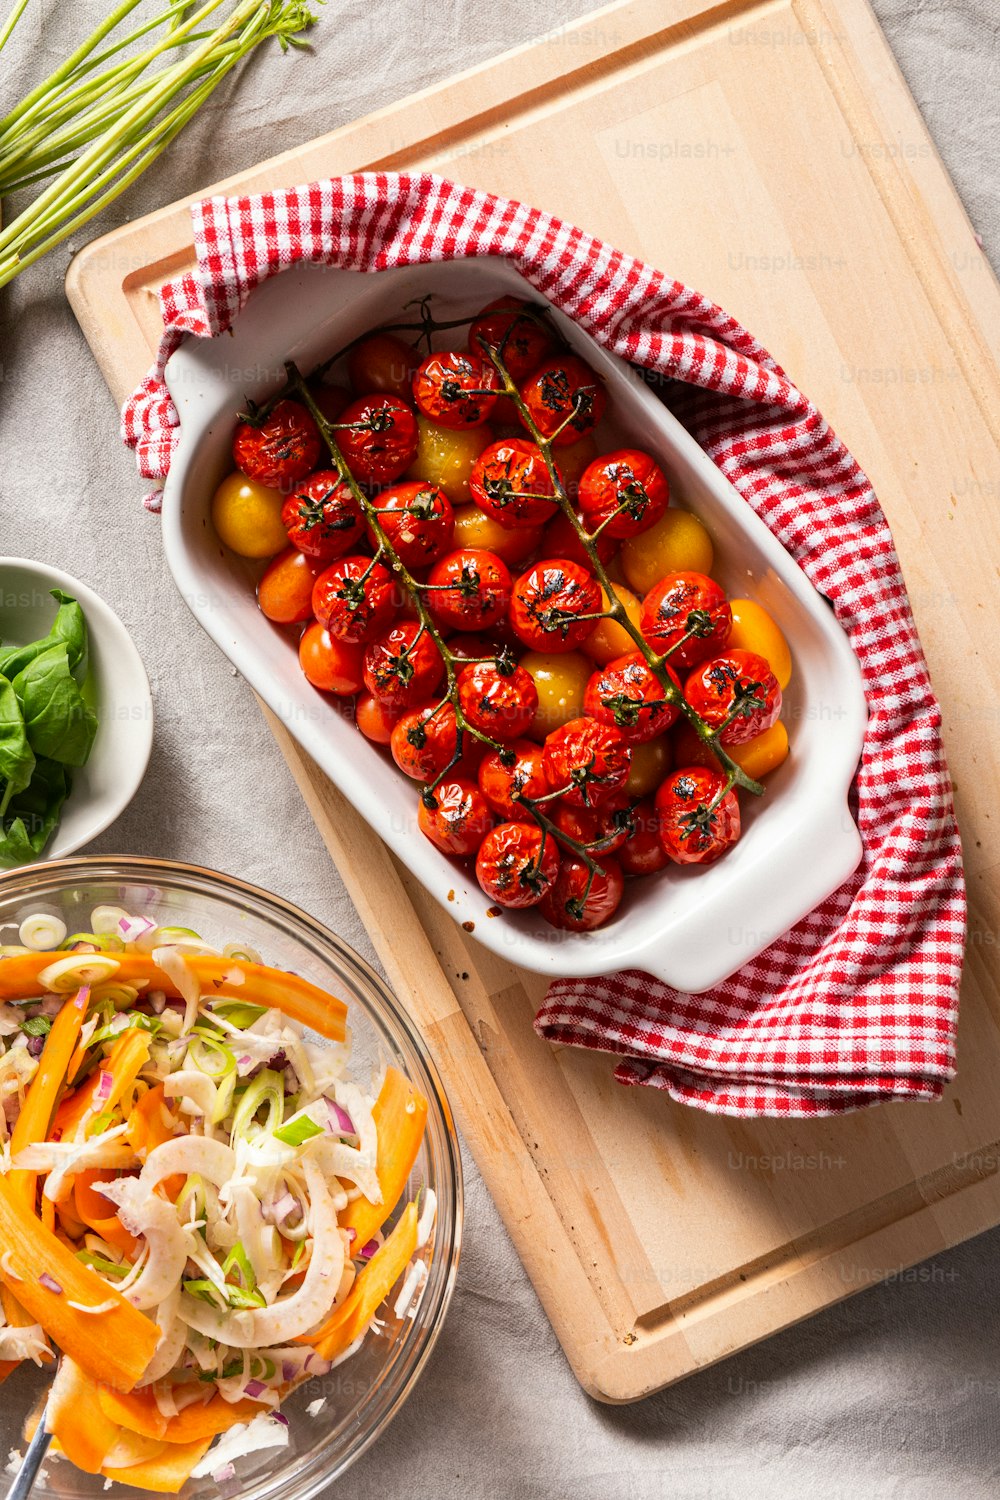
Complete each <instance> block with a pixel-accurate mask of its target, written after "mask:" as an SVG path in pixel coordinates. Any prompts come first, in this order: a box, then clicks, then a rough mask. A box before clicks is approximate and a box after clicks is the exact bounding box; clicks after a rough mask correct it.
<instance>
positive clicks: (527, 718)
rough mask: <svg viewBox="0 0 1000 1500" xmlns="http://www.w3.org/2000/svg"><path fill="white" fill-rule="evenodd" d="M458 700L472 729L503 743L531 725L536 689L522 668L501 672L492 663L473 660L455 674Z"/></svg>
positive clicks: (536, 695)
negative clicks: (456, 675) (456, 676)
mask: <svg viewBox="0 0 1000 1500" xmlns="http://www.w3.org/2000/svg"><path fill="white" fill-rule="evenodd" d="M458 701H459V703H460V704H461V706H462V712H463V713H464V714H465V717H466V718H467V719H468V721H469V723H470V724H471V725H472V726H473V727H474V728H475V729H478V730H479V731H480V733H481V734H487V735H489V737H490V739H493V740H499V741H500V742H501V743H502V744H505V743H507V742H508V741H509V740H516V739H519V738H520V737H521V736H522V735H523V734H525V733H526V731H527V730H528V729H530V728H531V724H532V721H533V719H534V717H535V711H536V709H537V708H538V689H537V688H536V687H535V681H534V678H533V677H532V676H531V673H530V672H526V671H525V670H524V668H523V667H515V668H514V670H513V671H512V672H501V671H500V669H499V668H498V667H497V665H496V663H495V662H488V661H482V662H472V663H470V664H469V666H467V667H463V668H462V670H461V672H459V674H458Z"/></svg>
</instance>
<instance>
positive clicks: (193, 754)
mask: <svg viewBox="0 0 1000 1500" xmlns="http://www.w3.org/2000/svg"><path fill="white" fill-rule="evenodd" d="M590 8H591V7H590V4H589V3H588V0H549V4H548V5H547V6H545V7H542V8H540V7H539V6H538V5H537V3H535V0H490V3H487V0H464V3H463V0H439V3H437V4H434V5H431V4H430V3H429V0H392V3H391V4H389V3H385V4H381V5H377V4H372V3H371V0H331V3H330V4H329V5H328V6H327V7H326V9H325V12H324V13H323V16H322V23H321V27H320V29H319V30H318V32H317V33H316V43H317V45H316V50H315V53H314V55H312V56H294V55H293V56H291V57H284V56H282V55H281V54H280V53H279V52H278V51H277V50H276V49H270V50H269V52H268V54H267V55H266V56H264V55H261V56H259V57H257V58H255V59H254V61H253V63H252V65H251V67H250V68H249V70H248V71H247V73H246V74H245V76H244V77H243V78H242V79H241V81H240V83H239V86H238V87H233V88H228V87H227V88H226V89H224V91H223V92H221V93H220V94H219V95H217V96H216V98H215V99H214V100H213V101H212V103H211V104H210V106H209V107H208V109H207V110H206V111H205V112H204V114H203V116H202V117H201V119H200V120H199V121H198V122H196V124H195V127H194V128H193V130H191V131H189V133H188V134H187V135H186V136H185V137H184V139H183V141H182V142H181V143H180V144H179V146H178V147H177V148H176V149H174V150H173V151H171V152H170V154H169V155H168V156H167V157H166V158H165V159H164V160H163V161H162V162H161V163H160V164H158V166H157V167H156V169H155V170H154V171H153V172H151V173H150V174H148V175H147V176H146V177H145V178H144V179H143V181H142V182H141V183H140V184H139V186H138V187H137V188H136V189H134V190H133V192H132V193H131V195H130V196H129V197H128V198H127V199H126V200H125V201H123V202H121V203H119V204H118V205H116V206H115V208H114V209H113V211H112V212H111V213H109V214H108V215H106V217H105V218H104V219H103V220H102V221H101V223H100V225H99V226H95V230H94V232H96V228H97V227H99V228H101V229H109V228H111V227H113V225H115V224H118V223H123V222H124V221H125V220H126V219H127V218H128V217H129V216H130V215H138V214H141V213H143V212H146V211H148V210H149V209H152V208H155V207H157V206H158V205H159V204H161V203H166V202H168V201H170V200H172V199H174V198H178V197H180V196H182V195H183V194H186V193H189V192H191V191H192V190H194V189H197V188H198V187H201V186H202V185H204V184H206V183H208V182H211V181H213V180H215V179H217V178H220V177H223V176H226V175H228V174H229V173H232V172H235V171H237V170H239V169H240V168H242V167H244V166H247V165H248V164H250V163H252V162H254V161H256V160H258V159H260V158H262V157H266V156H270V155H272V154H273V153H274V152H276V151H279V150H282V149H284V148H286V147H291V146H293V145H295V144H297V143H298V142H300V141H302V140H305V139H308V138H309V137H311V136H315V135H317V134H319V133H320V132H321V131H324V130H329V129H332V128H333V127H335V126H336V125H338V124H341V123H344V122H346V121H349V120H351V119H352V118H354V117H355V116H357V115H360V114H362V113H365V112H367V111H369V110H371V109H374V108H377V107H379V106H381V105H383V104H387V103H389V102H391V101H392V100H394V99H396V98H399V97H402V96H403V95H405V94H407V93H409V92H411V91H412V90H414V89H417V88H420V87H423V86H425V85H427V84H430V83H432V82H434V81H436V80H438V79H440V78H443V77H445V76H447V75H448V74H450V73H451V72H453V71H455V70H456V69H458V68H464V67H467V66H469V65H470V64H472V63H473V62H476V61H479V60H481V59H485V58H487V57H489V56H490V55H492V54H494V53H496V52H499V51H501V50H503V49H504V48H506V47H509V46H512V45H514V44H516V43H518V42H520V41H523V40H527V39H528V38H529V37H531V36H532V35H534V34H537V33H538V32H539V31H541V30H547V29H549V28H551V27H553V26H555V25H558V24H559V23H561V22H565V21H567V20H570V19H573V18H575V17H576V16H579V15H582V14H584V13H586V11H587V10H588V9H590ZM107 9H108V6H107V4H106V0H75V3H74V4H73V5H72V6H69V5H66V4H65V3H60V0H32V3H31V5H30V6H29V10H28V13H27V15H26V17H25V19H24V21H23V23H22V26H21V28H20V31H21V34H20V36H19V38H18V42H17V43H16V44H15V45H14V46H12V47H11V48H10V49H9V50H8V51H7V52H5V53H4V55H3V60H2V63H0V97H3V98H7V99H14V98H17V97H19V96H20V95H21V94H22V93H23V92H24V91H25V90H26V89H27V87H28V86H29V84H30V82H33V81H34V80H35V79H36V78H37V76H38V69H39V68H40V66H41V65H42V63H43V62H44V63H47V64H48V65H49V66H52V65H54V63H55V62H56V61H57V60H58V59H61V58H62V57H63V56H64V55H65V54H66V52H67V51H68V48H69V41H70V37H71V36H76V35H82V34H83V31H84V27H85V25H86V24H95V23H96V21H97V19H98V18H99V17H100V16H101V15H102V14H104V13H105V12H106V10H107ZM876 9H877V11H878V12H879V16H880V19H881V20H882V22H883V24H884V26H885V28H886V31H887V32H888V35H889V40H890V42H891V43H892V45H893V47H894V49H895V51H896V54H897V56H898V57H899V59H900V62H901V64H902V67H903V71H904V73H905V74H906V75H907V78H908V80H909V83H910V85H911V87H912V89H913V91H914V93H915V95H916V98H917V101H918V103H919V104H920V105H921V107H922V108H923V110H924V112H925V114H926V117H927V120H928V123H929V125H930V128H931V131H932V133H933V135H934V137H935V139H936V141H937V144H938V146H939V148H940V151H941V154H942V156H943V157H944V160H945V162H946V164H947V166H948V167H949V169H950V170H951V172H952V173H953V175H954V178H955V181H956V184H957V186H958V189H959V191H960V193H961V194H962V196H963V198H964V200H965V202H966V205H967V206H968V208H969V211H970V213H971V215H972V218H973V220H974V222H975V223H976V225H977V227H978V229H979V230H980V232H981V233H982V235H983V238H984V241H985V245H986V250H987V253H990V254H992V255H993V257H994V264H996V263H997V257H998V256H1000V201H998V199H1000V185H998V183H1000V179H998V174H997V169H996V151H995V142H996V139H997V135H998V124H1000V121H998V118H997V116H998V111H1000V105H998V98H1000V88H998V84H1000V62H998V56H1000V52H998V40H1000V13H998V12H997V10H996V8H995V6H994V4H993V0H876ZM81 243H82V240H81ZM67 258H68V257H67V256H66V255H64V254H59V253H57V254H56V255H54V256H53V257H52V258H51V260H50V261H49V262H48V263H47V264H45V265H43V266H42V267H40V268H37V269H36V272H35V273H34V274H32V275H29V276H25V277H23V278H22V279H21V281H20V282H19V283H18V284H15V286H14V287H13V288H12V289H8V290H7V291H6V292H0V375H2V383H0V552H5V553H13V554H17V555H26V556H33V557H39V558H44V559H46V560H48V561H49V562H51V563H53V564H55V565H57V566H59V567H62V568H65V569H67V570H68V571H69V572H71V573H74V574H76V575H77V576H79V577H81V578H83V579H84V580H85V581H86V582H88V583H89V584H91V586H92V587H94V588H95V589H97V590H98V592H100V593H101V594H103V596H104V597H105V598H106V599H107V600H108V602H109V603H110V604H111V605H112V606H113V608H114V609H116V610H117V611H118V613H119V614H120V615H121V617H122V618H123V619H124V621H125V622H126V624H127V625H128V627H129V628H130V630H131V631H132V633H133V635H134V637H135V640H136V642H137V644H138V646H139V649H140V651H141V653H142V656H143V659H144V661H145V663H146V666H147V669H148V671H149V675H150V678H151V681H152V686H153V692H154V694H155V701H156V712H157V734H156V748H155V750H154V753H153V760H152V764H151V767H150V770H149V774H148V776H147V778H146V782H145V785H144V787H143V789H142V791H141V793H140V795H139V797H138V798H137V799H136V801H135V802H134V804H133V805H132V807H131V808H130V809H129V810H128V811H127V812H126V813H125V814H124V815H123V817H122V818H121V819H120V820H119V821H118V823H116V824H115V826H114V827H113V828H111V829H110V830H109V831H108V832H107V833H106V834H105V835H104V836H103V837H102V838H101V839H100V840H99V841H98V842H97V843H96V844H95V845H94V852H104V853H111V852H117V853H135V854H140V853H142V854H150V855H159V856H165V857H168V858H175V859H182V860H191V861H195V862H198V863H204V864H208V865H213V866H216V867H218V868H220V869H224V870H229V871H232V872H233V873H236V874H239V875H241V876H244V877H245V878H246V879H248V880H251V881H256V882H258V883H260V884H261V885H263V886H266V887H269V888H271V889H272V890H275V891H278V892H280V893H281V894H283V895H285V896H287V897H289V898H290V899H291V900H293V901H296V902H299V903H300V904H301V905H302V906H304V907H306V908H307V909H308V910H310V911H312V912H314V913H315V914H316V916H317V917H319V918H320V919H322V920H323V921H325V922H327V923H329V924H330V926H331V927H333V928H334V929H335V930H337V931H338V932H340V933H341V934H343V936H344V937H345V938H346V939H347V940H348V941H350V942H352V943H353V944H354V945H355V946H356V947H357V948H358V949H360V951H361V952H362V953H364V954H365V955H366V956H367V957H368V958H370V959H372V958H373V957H374V955H373V954H372V951H371V947H370V944H369V943H368V941H367V939H366V936H365V933H364V931H363V930H362V928H361V925H360V923H359V921H358V919H357V916H356V914H355V913H354V911H353V909H352V907H351V905H350V902H349V901H348V900H347V898H346V896H345V894H344V892H343V889H342V888H341V886H340V883H339V881H338V879H337V876H336V874H335V872H334V871H333V869H332V866H331V864H330V861H329V859H328V857H327V855H326V853H325V851H324V849H323V846H322V844H321V842H320V839H319V835H318V834H317V832H316V830H315V828H314V827H313V825H312V823H311V821H310V819H309V817H308V816H307V814H306V811H305V808H304V806H303V804H302V801H301V799H300V797H299V795H298V793H297V791H296V790H295V788H294V786H293V784H292V780H291V776H290V775H289V772H288V770H287V769H286V767H285V764H284V761H283V760H282V758H281V756H280V754H279V753H278V750H277V748H276V746H275V745H274V744H273V742H272V741H271V739H270V738H269V737H268V736H267V735H266V734H265V733H263V732H262V728H261V723H260V719H259V717H258V714H257V710H256V708H255V707H254V705H253V703H252V701H251V697H250V692H249V690H248V688H247V686H246V684H245V683H243V682H242V681H241V680H240V679H239V678H238V677H237V675H236V674H235V672H234V670H233V669H232V668H230V666H229V664H228V663H227V662H226V661H225V660H224V658H223V657H222V656H221V655H220V653H219V652H218V651H216V649H215V648H214V647H213V646H212V645H211V644H210V643H209V641H208V640H207V638H206V637H205V636H203V635H202V634H201V633H200V631H199V629H198V627H197V626H196V625H195V624H194V621H193V620H192V618H191V616H190V615H189V614H188V611H187V609H186V607H185V605H184V604H183V602H182V601H181V599H180V598H179V597H178V595H177V593H176V591H175V589H174V587H173V585H172V583H171V582H170V579H169V577H168V576H167V574H166V570H165V567H164V563H163V557H162V553H161V549H160V540H159V535H158V531H159V522H158V521H157V520H155V519H154V518H153V517H150V516H148V515H147V514H146V513H145V512H144V511H143V510H142V509H141V508H140V507H139V505H138V500H139V496H140V494H141V493H142V488H141V486H140V485H139V484H138V483H137V481H136V478H135V474H134V470H133V466H132V459H131V456H127V455H126V454H125V453H124V452H123V451H122V450H121V449H120V448H119V447H118V440H117V414H116V412H115V411H114V409H113V406H112V404H111V402H110V400H109V399H108V395H107V392H106V390H105V388H104V385H103V384H102V382H101V380H100V377H99V376H98V374H97V371H96V369H95V367H94V364H93V361H92V359H91V356H90V353H89V351H88V349H87V346H86V344H85V342H84V339H83V336H82V334H81V333H80V331H79V329H78V327H77V325H76V323H75V321H74V319H73V317H72V315H71V313H70V310H69V307H68V305H67V303H66V301H65V298H64V295H63V290H62V275H63V270H64V267H65V264H66V260H67ZM665 269H668V270H669V267H666V268H665ZM237 762H239V764H240V767H241V771H242V783H241V784H242V786H243V787H244V788H246V792H245V794H244V795H240V796H236V795H234V794H233V790H234V784H233V766H234V764H236V763H237ZM466 1166H467V1173H468V1177H467V1181H468V1216H467V1226H466V1241H465V1243H466V1251H465V1258H464V1260H463V1263H462V1269H461V1275H460V1280H459V1287H458V1291H457V1294H456V1298H455V1302H454V1306H453V1310H452V1313H451V1316H450V1319H449V1321H448V1324H447V1327H446V1329H445V1331H444V1333H443V1336H442V1338H441V1341H440V1343H439V1345H438V1347H437V1350H436V1352H435V1355H434V1357H433V1359H432V1361H431V1363H430V1365H429V1367H428V1369H427V1371H426V1373H425V1375H424V1377H423V1380H422V1382H421V1384H420V1386H419V1388H418V1390H417V1392H416V1393H415V1395H414V1396H413V1397H412V1399H411V1400H410V1402H409V1404H408V1405H407V1407H406V1408H405V1409H404V1411H403V1412H402V1413H401V1415H400V1416H399V1418H398V1419H397V1421H396V1422H395V1424H394V1425H393V1427H392V1428H391V1430H390V1431H389V1432H388V1434H387V1435H386V1437H385V1438H384V1440H383V1441H382V1442H381V1443H380V1444H378V1445H377V1446H376V1447H375V1449H374V1450H373V1451H371V1452H370V1453H368V1454H367V1455H366V1456H365V1457H364V1458H363V1459H362V1460H361V1462H360V1463H359V1464H358V1465H357V1466H356V1467H355V1468H354V1469H353V1470H352V1472H351V1474H350V1476H349V1478H348V1479H347V1480H346V1481H345V1484H344V1486H343V1489H344V1490H345V1491H349V1492H350V1493H352V1494H353V1495H355V1496H357V1497H358V1500H383V1497H385V1496H403V1495H407V1496H413V1497H415V1500H451V1497H456V1500H458V1497H461V1500H492V1497H494V1496H504V1497H505V1500H521V1497H539V1500H561V1497H564V1496H572V1497H574V1500H653V1497H659V1496H663V1495H676V1496H682V1497H684V1500H775V1497H781V1496H785V1495H787V1496H789V1497H793V1496H794V1497H798V1496H799V1495H801V1494H803V1493H808V1494H810V1495H812V1496H816V1497H819V1500H841V1497H843V1500H848V1497H854V1496H858V1495H862V1496H877V1497H893V1500H940V1497H943V1496H950V1495H961V1496H963V1497H965V1500H978V1497H983V1500H985V1497H987V1496H994V1495H996V1493H997V1485H998V1481H1000V1437H998V1434H1000V1423H998V1419H997V1408H998V1397H1000V1355H998V1344H1000V1339H998V1333H1000V1328H998V1314H997V1308H998V1306H1000V1264H998V1263H1000V1231H998V1232H995V1233H993V1234H990V1235H985V1236H983V1237H981V1238H980V1239H978V1240H976V1241H974V1242H973V1243H970V1244H967V1245H965V1246H963V1247H962V1248H960V1249H958V1250H956V1251H954V1252H953V1253H952V1254H950V1255H947V1256H943V1257H942V1258H941V1259H940V1260H939V1261H938V1262H935V1263H933V1264H932V1265H930V1266H929V1267H925V1268H924V1269H923V1270H922V1271H921V1273H920V1274H919V1276H918V1275H916V1274H914V1275H912V1276H909V1277H902V1278H900V1280H899V1281H897V1282H895V1283H893V1284H891V1285H887V1286H882V1287H878V1288H875V1289H873V1290H870V1291H867V1292H865V1293H863V1294H862V1295H860V1296H858V1297H855V1298H853V1299H852V1300H850V1301H849V1302H847V1303H845V1304H843V1305H842V1306H841V1307H839V1308H836V1309H834V1310H832V1311H830V1312H827V1313H825V1314H823V1315H822V1316H820V1317H817V1318H814V1319H812V1320H811V1321H809V1322H808V1323H805V1324H803V1325H802V1326H801V1327H800V1328H798V1329H795V1330H792V1331H791V1332H788V1333H786V1334H784V1335H782V1336H780V1337H778V1338H774V1339H772V1340H770V1341H769V1342H767V1343H766V1344H764V1345H762V1346H760V1347H759V1348H757V1349H755V1350H752V1351H750V1352H749V1353H746V1354H743V1355H740V1356H738V1357H736V1358H734V1359H731V1360H729V1361H728V1362H726V1363H724V1364H722V1365H720V1366H718V1367H716V1368H715V1369H713V1370H710V1371H708V1372H706V1373H704V1374H702V1375H700V1376H697V1377H695V1378H693V1379H690V1380H688V1381H686V1382H684V1383H683V1384H681V1385H679V1386H676V1387H674V1388H673V1389H672V1390H669V1391H667V1392H665V1393H664V1394H662V1395H660V1396H657V1397H654V1398H652V1399H650V1400H648V1401H646V1402H644V1403H642V1404H640V1405H636V1406H634V1407H631V1408H618V1409H611V1408H607V1407H602V1406H599V1405H597V1404H595V1403H594V1402H591V1401H590V1400H588V1398H587V1397H585V1396H584V1395H583V1394H582V1393H581V1392H580V1390H579V1388H578V1387H577V1385H576V1383H575V1381H574V1379H573V1377H572V1375H571V1374H570V1371H569V1369H568V1367H567V1365H566V1363H565V1360H564V1359H563V1356H562V1353H561V1351H560V1349H559V1346H558V1344H557V1343H556V1341H555V1339H554V1337H553V1335H552V1332H551V1330H550V1328H549V1326H548V1324H547V1322H546V1320H545V1318H544V1316H543V1314H542V1313H541V1310H540V1308H539V1306H538V1303H537V1301H536V1299H535V1295H534V1292H533V1291H532V1289H531V1286H530V1284H529V1283H528V1281H527V1279H526V1278H525V1275H524V1273H523V1271H522V1269H521V1267H520V1264H519V1262H518V1260H517V1257H516V1256H515V1254H514V1252H513V1249H512V1248H511V1245H510V1243H509V1241H508V1239H507V1236H506V1233H505V1231H504V1228H503V1225H502V1223H501V1221H500V1219H499V1217H498V1215H497V1212H496V1210H495V1208H494V1207H493V1204H492V1202H491V1201H490V1199H489V1197H488V1195H487V1193H486V1192H485V1190H484V1188H483V1185H482V1183H481V1181H480V1179H479V1177H478V1174H477V1173H476V1171H475V1168H474V1167H473V1165H472V1163H471V1161H470V1160H468V1158H467V1161H466Z"/></svg>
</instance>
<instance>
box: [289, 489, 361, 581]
mask: <svg viewBox="0 0 1000 1500" xmlns="http://www.w3.org/2000/svg"><path fill="white" fill-rule="evenodd" d="M281 519H282V522H283V524H284V527H285V530H286V531H287V532H288V540H289V541H290V542H291V544H292V546H293V547H297V548H298V549H299V551H300V552H305V553H307V554H308V556H310V557H314V558H316V559H317V561H318V562H321V563H328V562H333V559H334V558H335V557H342V556H343V555H344V553H345V552H346V551H347V550H348V549H349V548H350V547H353V546H354V543H355V542H356V541H357V539H358V537H359V536H360V535H361V533H362V532H363V531H364V521H363V519H362V516H361V512H360V510H359V509H358V506H357V502H356V501H355V499H354V496H353V495H352V494H351V491H350V487H349V486H348V485H346V484H345V483H344V481H343V480H342V479H341V477H340V475H339V474H338V473H337V471H336V469H320V470H318V471H317V472H316V473H315V474H310V476H309V478H308V479H306V480H305V481H304V482H303V483H302V484H299V485H296V486H295V488H294V490H293V491H292V493H291V494H290V495H289V497H288V499H287V500H286V501H285V503H284V505H283V507H282V510H281Z"/></svg>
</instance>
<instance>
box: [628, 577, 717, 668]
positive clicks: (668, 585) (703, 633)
mask: <svg viewBox="0 0 1000 1500" xmlns="http://www.w3.org/2000/svg"><path fill="white" fill-rule="evenodd" d="M732 619H733V616H732V611H731V610H730V608H729V601H728V599H727V598H726V596H725V594H724V593H723V592H722V590H721V589H720V587H719V585H718V584H717V583H716V582H715V580H714V579H712V578H708V577H707V576H706V575H705V574H704V573H669V574H668V575H667V577H666V578H661V579H660V581H659V583H657V584H654V586H653V587H652V588H651V589H650V591H649V593H648V594H647V595H646V597H645V599H644V600H643V601H642V633H643V635H644V636H645V637H646V639H647V641H648V642H649V644H650V645H651V646H654V647H655V648H656V650H657V651H662V652H664V653H666V654H667V655H668V656H669V657H670V662H671V666H673V667H693V666H694V665H695V664H696V663H697V662H699V661H704V660H705V659H706V658H707V657H709V656H717V655H718V653H719V650H720V648H721V647H723V646H724V645H725V644H726V641H727V639H728V638H729V631H730V628H731V626H732Z"/></svg>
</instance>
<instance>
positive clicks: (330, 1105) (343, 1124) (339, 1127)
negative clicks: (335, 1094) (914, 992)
mask: <svg viewBox="0 0 1000 1500" xmlns="http://www.w3.org/2000/svg"><path fill="white" fill-rule="evenodd" d="M323 1103H324V1104H325V1105H326V1108H327V1112H328V1113H329V1115H330V1120H331V1124H332V1126H333V1129H334V1131H339V1132H340V1133H342V1134H343V1135H357V1131H356V1130H355V1128H354V1121H353V1120H352V1119H351V1117H350V1115H349V1114H348V1113H347V1110H346V1109H343V1108H342V1107H341V1105H339V1104H338V1103H337V1102H336V1100H335V1099H324V1100H323Z"/></svg>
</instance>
